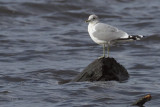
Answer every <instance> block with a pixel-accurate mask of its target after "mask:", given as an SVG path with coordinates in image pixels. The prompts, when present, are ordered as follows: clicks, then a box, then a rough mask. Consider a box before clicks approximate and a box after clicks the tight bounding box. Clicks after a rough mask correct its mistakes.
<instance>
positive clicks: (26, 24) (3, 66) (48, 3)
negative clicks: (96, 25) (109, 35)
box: [0, 0, 160, 107]
mask: <svg viewBox="0 0 160 107" xmlns="http://www.w3.org/2000/svg"><path fill="white" fill-rule="evenodd" d="M90 14H96V15H98V16H99V17H100V19H101V21H102V22H104V23H107V24H110V25H113V26H116V27H118V28H119V29H121V30H124V31H126V32H128V33H129V34H142V35H145V36H146V38H144V39H143V40H141V41H135V42H128V43H123V44H116V45H114V46H112V47H111V49H110V51H111V52H110V56H111V57H114V58H115V59H116V60H117V61H118V62H119V63H120V64H122V65H123V66H124V67H125V68H126V69H127V70H128V72H129V74H130V78H129V80H127V81H124V82H121V83H120V82H116V81H108V82H78V83H76V82H72V83H66V84H60V83H61V82H62V81H67V80H71V79H73V78H74V77H75V76H76V75H77V74H78V73H79V72H81V71H82V70H83V69H84V68H85V67H86V66H87V65H88V64H89V63H91V62H92V61H93V60H95V59H96V58H98V57H99V56H101V55H102V47H101V46H99V45H97V44H95V43H94V42H93V41H92V40H91V38H90V37H89V35H88V32H87V24H86V23H84V21H85V20H86V19H87V18H88V16H89V15H90ZM146 94H151V95H152V100H151V101H150V102H147V103H146V104H145V107H159V105H160V1H159V0H0V107H130V105H131V104H132V103H133V102H134V101H136V100H137V99H138V98H140V97H142V96H144V95H146Z"/></svg>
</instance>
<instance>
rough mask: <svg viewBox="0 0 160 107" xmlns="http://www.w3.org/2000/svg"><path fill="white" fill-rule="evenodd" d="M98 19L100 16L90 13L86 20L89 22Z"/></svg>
mask: <svg viewBox="0 0 160 107" xmlns="http://www.w3.org/2000/svg"><path fill="white" fill-rule="evenodd" d="M98 21H99V18H98V16H96V15H90V16H89V17H88V20H86V22H87V23H97V22H98Z"/></svg>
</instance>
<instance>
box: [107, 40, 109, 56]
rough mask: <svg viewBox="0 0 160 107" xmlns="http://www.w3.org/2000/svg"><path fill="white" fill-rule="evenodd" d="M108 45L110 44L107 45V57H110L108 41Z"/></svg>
mask: <svg viewBox="0 0 160 107" xmlns="http://www.w3.org/2000/svg"><path fill="white" fill-rule="evenodd" d="M107 45H108V46H107V53H108V56H107V57H108V58H109V42H108V43H107Z"/></svg>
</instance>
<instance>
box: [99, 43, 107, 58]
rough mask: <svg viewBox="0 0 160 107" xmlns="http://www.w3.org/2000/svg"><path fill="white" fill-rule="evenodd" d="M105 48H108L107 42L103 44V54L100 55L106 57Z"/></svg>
mask: <svg viewBox="0 0 160 107" xmlns="http://www.w3.org/2000/svg"><path fill="white" fill-rule="evenodd" d="M105 48H106V44H103V55H102V56H100V57H99V59H100V58H105Z"/></svg>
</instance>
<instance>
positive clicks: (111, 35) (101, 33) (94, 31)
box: [86, 15, 144, 58]
mask: <svg viewBox="0 0 160 107" xmlns="http://www.w3.org/2000/svg"><path fill="white" fill-rule="evenodd" d="M86 22H87V23H89V24H88V32H89V35H90V37H91V38H92V40H93V41H94V42H95V43H97V44H99V45H102V46H103V56H101V57H100V58H103V57H105V47H106V45H107V53H108V55H107V57H109V45H110V43H111V42H115V41H117V42H119V41H131V40H140V39H141V38H143V37H144V36H142V35H128V34H127V33H126V32H124V31H122V30H119V29H118V28H116V27H113V26H111V25H108V24H105V23H100V21H99V18H98V16H96V15H90V16H89V18H88V20H86Z"/></svg>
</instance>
